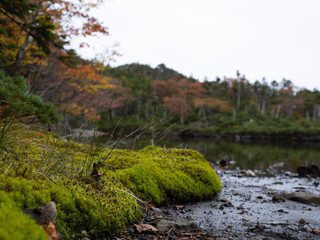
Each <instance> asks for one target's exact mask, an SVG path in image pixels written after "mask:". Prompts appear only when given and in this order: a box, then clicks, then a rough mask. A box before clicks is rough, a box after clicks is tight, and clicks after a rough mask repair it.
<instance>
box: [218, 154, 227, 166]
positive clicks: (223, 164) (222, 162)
mask: <svg viewBox="0 0 320 240" xmlns="http://www.w3.org/2000/svg"><path fill="white" fill-rule="evenodd" d="M228 162H229V157H228V156H224V157H223V158H221V160H220V161H219V164H220V166H221V167H225V166H227V165H228Z"/></svg>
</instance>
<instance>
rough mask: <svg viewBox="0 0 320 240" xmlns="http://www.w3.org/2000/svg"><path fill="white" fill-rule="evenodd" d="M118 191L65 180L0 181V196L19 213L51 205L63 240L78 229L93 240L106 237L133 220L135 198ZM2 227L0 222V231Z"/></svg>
mask: <svg viewBox="0 0 320 240" xmlns="http://www.w3.org/2000/svg"><path fill="white" fill-rule="evenodd" d="M111 185H112V186H111ZM121 189H123V187H122V186H121V185H119V184H118V183H116V182H104V183H103V184H99V186H97V185H96V184H86V183H84V182H79V181H77V182H72V181H70V180H67V179H60V180H59V181H58V182H57V184H53V183H50V182H48V181H45V180H42V181H41V180H39V179H38V180H32V179H25V178H22V177H1V178H0V193H2V195H3V194H5V197H6V198H7V199H10V200H11V201H12V202H14V204H15V206H16V208H17V209H20V211H21V212H22V209H24V208H36V207H39V206H40V205H42V204H44V203H46V202H50V201H53V202H55V203H56V206H57V210H58V215H57V230H58V231H59V232H61V233H62V234H63V235H64V237H65V238H66V239H71V236H72V235H74V234H77V233H80V232H81V231H82V230H86V231H87V232H88V233H89V235H90V236H93V237H94V236H101V235H108V234H110V233H113V232H119V231H122V230H124V229H125V226H126V224H129V223H132V222H133V221H136V220H137V219H138V218H139V217H140V214H141V212H140V208H139V206H138V205H137V203H136V201H135V199H134V198H133V197H132V196H130V195H129V194H126V193H124V192H123V191H120V190H121ZM125 190H127V189H125ZM2 227H3V225H1V223H0V229H1V228H2ZM0 239H2V238H0Z"/></svg>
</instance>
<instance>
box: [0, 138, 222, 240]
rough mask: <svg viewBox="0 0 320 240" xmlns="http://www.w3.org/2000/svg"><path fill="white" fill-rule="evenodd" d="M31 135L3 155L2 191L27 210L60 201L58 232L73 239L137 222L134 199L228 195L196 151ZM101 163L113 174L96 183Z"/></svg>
mask: <svg viewBox="0 0 320 240" xmlns="http://www.w3.org/2000/svg"><path fill="white" fill-rule="evenodd" d="M30 135H31V136H30ZM26 136H27V137H26V138H25V139H22V140H21V141H20V140H19V141H20V142H21V144H16V145H15V146H14V147H12V148H11V149H10V151H9V152H6V155H2V156H0V158H1V160H2V161H1V163H0V171H1V172H0V173H1V174H0V175H1V177H0V191H4V192H6V194H7V196H8V197H9V198H10V199H12V200H13V201H14V202H15V204H16V207H17V208H19V209H23V208H36V207H38V206H40V205H42V204H43V203H45V202H50V201H53V202H55V203H56V205H57V210H58V216H57V230H58V231H59V232H61V233H62V234H63V235H64V237H65V239H71V238H74V237H77V234H79V233H80V232H81V231H82V230H86V231H87V232H88V233H89V236H90V237H93V238H95V237H98V236H102V235H109V234H111V233H115V232H120V231H122V230H124V229H125V226H126V225H127V224H129V223H133V222H134V221H137V220H138V219H139V217H140V215H141V211H140V208H139V205H138V204H137V202H136V199H135V198H134V197H132V196H131V195H130V194H131V193H134V194H135V195H137V196H138V197H140V198H142V199H143V200H148V201H151V202H152V203H154V204H161V203H162V202H164V201H165V200H169V201H171V202H187V201H196V200H205V199H210V198H212V197H213V196H214V194H216V193H217V192H218V191H220V189H221V182H220V180H219V178H218V176H217V175H216V173H215V171H214V170H213V169H212V168H211V166H210V165H209V164H208V162H207V161H206V159H205V158H204V157H203V156H202V155H201V154H200V153H198V152H196V151H193V150H183V149H165V148H151V147H147V148H144V149H142V150H140V151H131V150H118V149H114V150H113V151H112V152H111V150H110V149H108V148H105V147H99V146H93V145H91V146H90V145H85V144H78V143H76V142H73V141H67V140H63V139H57V138H56V137H54V136H53V135H51V134H38V133H37V132H35V133H34V134H33V133H32V134H29V135H28V134H26ZM35 136H36V137H35ZM110 153H111V154H110ZM99 159H100V160H101V161H103V165H102V166H101V169H99V170H100V172H103V173H105V174H104V175H103V176H102V177H101V178H100V179H99V181H94V180H92V179H91V178H90V175H88V173H90V172H91V171H92V163H93V162H96V161H98V160H99ZM53 182H54V183H53ZM0 228H1V225H0Z"/></svg>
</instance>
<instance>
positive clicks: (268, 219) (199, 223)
mask: <svg viewBox="0 0 320 240" xmlns="http://www.w3.org/2000/svg"><path fill="white" fill-rule="evenodd" d="M217 173H218V175H219V176H220V178H221V181H222V185H223V189H222V191H221V193H220V194H219V196H217V198H216V199H214V200H212V201H208V202H200V203H196V204H188V205H178V206H177V205H175V206H168V207H163V208H160V209H158V208H152V207H150V208H147V211H145V214H144V218H143V219H142V221H141V223H140V224H137V225H135V226H131V227H129V228H128V231H127V232H126V233H125V234H123V235H120V236H116V237H114V238H113V239H220V240H222V239H241V240H245V239H265V240H267V239H308V240H309V239H320V231H319V229H320V206H319V205H315V204H310V203H309V204H304V203H299V202H295V201H291V200H287V199H285V198H284V197H283V196H282V195H281V193H284V192H286V193H289V192H290V193H291V192H297V191H304V192H309V193H312V194H315V195H320V186H319V179H315V178H298V176H297V175H296V174H294V173H288V172H286V173H281V174H278V175H275V176H273V177H270V176H269V177H266V176H265V174H263V173H260V176H259V174H257V175H256V176H254V177H248V176H246V173H245V172H241V171H239V170H238V171H237V170H232V171H231V170H217ZM169 220H172V221H171V222H170V221H169ZM181 222H182V225H181V224H180V223H181ZM179 224H180V225H179ZM152 227H154V228H152Z"/></svg>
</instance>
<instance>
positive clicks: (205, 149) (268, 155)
mask: <svg viewBox="0 0 320 240" xmlns="http://www.w3.org/2000/svg"><path fill="white" fill-rule="evenodd" d="M150 144H151V141H150V140H141V139H139V140H137V141H129V140H128V141H124V142H120V143H119V144H118V147H120V148H129V149H135V150H138V149H140V148H143V147H145V146H147V145H150ZM154 144H155V145H156V146H164V147H167V148H169V147H174V148H188V149H194V150H197V151H199V152H201V153H202V154H203V155H204V156H205V157H206V159H207V160H208V161H209V162H211V163H214V164H217V163H218V162H219V161H220V160H221V159H222V158H223V157H228V159H229V162H231V164H229V165H228V166H227V168H228V169H243V170H245V169H251V170H258V171H262V172H265V171H266V170H270V167H271V168H272V169H280V170H282V171H291V172H295V171H296V169H297V167H299V166H300V165H311V164H318V165H320V147H319V146H317V145H311V146H310V145H306V144H304V145H303V144H297V145H285V146H283V145H281V144H279V143H278V144H252V143H251V144H248V143H246V144H244V143H237V142H227V141H216V140H210V139H205V140H203V139H202V140H199V139H196V140H195V139H187V140H176V141H173V140H161V141H156V140H155V143H154Z"/></svg>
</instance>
